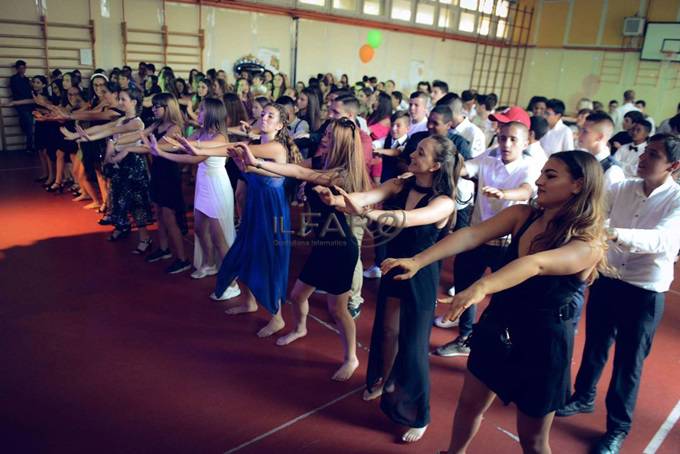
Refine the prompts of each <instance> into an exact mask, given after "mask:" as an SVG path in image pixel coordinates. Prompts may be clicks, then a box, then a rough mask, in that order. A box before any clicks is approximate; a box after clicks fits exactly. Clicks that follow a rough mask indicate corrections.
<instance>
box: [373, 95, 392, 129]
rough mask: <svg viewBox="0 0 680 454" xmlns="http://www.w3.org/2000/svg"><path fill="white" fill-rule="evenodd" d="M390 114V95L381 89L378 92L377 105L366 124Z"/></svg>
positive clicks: (378, 120)
mask: <svg viewBox="0 0 680 454" xmlns="http://www.w3.org/2000/svg"><path fill="white" fill-rule="evenodd" d="M391 115H392V97H391V96H390V95H388V94H387V93H385V92H384V91H381V92H379V93H378V106H377V107H376V108H375V110H374V111H373V113H372V114H371V115H370V116H369V117H368V125H369V126H370V125H374V124H376V123H378V122H380V121H382V120H384V119H385V118H390V116H391Z"/></svg>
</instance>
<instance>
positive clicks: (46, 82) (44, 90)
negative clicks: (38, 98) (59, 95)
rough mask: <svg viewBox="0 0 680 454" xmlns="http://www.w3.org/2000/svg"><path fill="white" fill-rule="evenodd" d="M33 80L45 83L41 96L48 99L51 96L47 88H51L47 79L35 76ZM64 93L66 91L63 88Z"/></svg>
mask: <svg viewBox="0 0 680 454" xmlns="http://www.w3.org/2000/svg"><path fill="white" fill-rule="evenodd" d="M33 79H38V80H39V81H40V82H42V83H43V88H42V91H41V92H40V93H39V94H40V95H42V96H45V97H48V96H49V95H50V92H49V91H47V87H49V86H50V83H49V82H48V80H47V77H45V76H43V75H39V76H33ZM63 91H64V90H63V88H62V92H63Z"/></svg>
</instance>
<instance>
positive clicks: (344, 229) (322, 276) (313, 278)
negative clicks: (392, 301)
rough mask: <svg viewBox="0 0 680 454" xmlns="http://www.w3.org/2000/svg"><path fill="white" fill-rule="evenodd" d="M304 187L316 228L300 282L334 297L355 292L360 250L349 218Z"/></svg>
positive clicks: (310, 187)
mask: <svg viewBox="0 0 680 454" xmlns="http://www.w3.org/2000/svg"><path fill="white" fill-rule="evenodd" d="M313 187H314V185H313V184H311V183H307V184H306V185H305V194H306V195H307V200H308V201H309V205H310V208H311V217H310V222H312V223H314V224H316V226H315V227H314V238H313V240H312V252H311V254H310V255H309V258H307V262H306V263H305V266H304V268H303V270H302V273H301V274H300V278H299V279H300V281H302V282H304V283H305V284H307V285H311V286H312V287H315V288H317V289H320V290H323V291H325V292H327V293H330V294H331V295H340V294H343V293H345V292H348V291H350V289H351V288H352V276H353V275H354V268H355V266H356V264H357V260H358V258H359V246H358V244H357V240H356V238H355V237H354V235H353V234H352V229H351V228H350V226H349V224H348V222H347V216H346V215H345V214H343V213H340V212H339V211H337V210H336V209H335V208H334V207H331V206H328V205H326V204H325V203H323V202H322V201H321V199H320V198H319V195H318V194H317V193H316V191H314V190H313V189H312V188H313Z"/></svg>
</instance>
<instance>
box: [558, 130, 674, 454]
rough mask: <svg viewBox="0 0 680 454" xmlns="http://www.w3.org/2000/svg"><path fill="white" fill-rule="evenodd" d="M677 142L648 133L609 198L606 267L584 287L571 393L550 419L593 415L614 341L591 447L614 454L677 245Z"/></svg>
mask: <svg viewBox="0 0 680 454" xmlns="http://www.w3.org/2000/svg"><path fill="white" fill-rule="evenodd" d="M679 169H680V140H678V138H677V137H674V136H671V135H669V134H657V135H655V136H653V137H652V138H651V139H650V141H649V144H648V145H647V149H646V150H645V152H644V153H643V154H642V155H641V156H640V164H639V166H638V176H639V177H640V178H641V179H640V178H631V179H628V180H625V181H622V182H620V183H617V184H615V185H614V186H613V187H612V189H611V191H610V193H609V197H608V205H609V206H608V215H609V226H610V227H609V229H608V237H609V241H610V243H609V244H610V247H609V250H608V251H607V261H608V262H609V265H610V266H612V267H613V268H614V269H613V270H612V271H605V272H604V275H602V276H600V277H599V278H598V279H597V280H596V281H595V283H594V284H593V285H592V287H591V289H590V299H589V301H588V305H587V306H586V312H587V315H586V343H585V346H584V348H583V358H582V360H581V366H580V368H579V371H578V375H577V376H576V383H575V386H574V394H573V395H572V397H571V399H570V400H569V402H568V403H567V404H566V405H565V406H563V407H562V408H560V409H559V410H557V416H571V415H575V414H577V413H592V412H593V410H594V408H595V394H596V389H595V388H596V386H597V382H598V381H599V379H600V376H601V375H602V369H603V368H604V365H605V363H606V362H607V357H608V355H609V349H610V347H611V345H612V343H613V342H616V349H615V353H614V355H615V356H614V366H613V371H612V378H611V381H610V382H609V389H608V390H607V399H606V406H607V432H606V433H605V434H604V436H603V437H602V438H600V439H599V440H598V441H597V443H596V444H595V446H594V449H592V450H591V451H590V452H592V453H597V454H604V453H607V454H616V453H618V452H619V451H620V449H621V444H622V443H623V440H624V439H625V437H626V435H628V432H630V429H631V426H632V423H633V412H634V410H635V403H636V401H637V395H638V391H639V388H640V377H641V375H642V366H643V364H644V360H645V358H646V357H647V355H649V352H650V350H651V347H652V341H653V340H654V334H655V332H656V329H657V327H658V326H659V323H660V321H661V316H662V314H663V309H664V298H665V292H667V291H668V290H669V288H670V285H671V282H672V281H673V277H674V276H673V271H674V265H673V261H674V259H675V257H676V255H677V253H678V249H679V248H680V186H678V185H677V184H676V183H675V181H673V177H672V174H673V172H676V171H678V170H679Z"/></svg>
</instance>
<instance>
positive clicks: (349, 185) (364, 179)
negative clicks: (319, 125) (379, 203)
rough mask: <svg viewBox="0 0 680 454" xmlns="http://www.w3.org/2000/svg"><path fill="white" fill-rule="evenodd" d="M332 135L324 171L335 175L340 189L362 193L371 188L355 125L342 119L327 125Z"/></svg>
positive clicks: (347, 119)
mask: <svg viewBox="0 0 680 454" xmlns="http://www.w3.org/2000/svg"><path fill="white" fill-rule="evenodd" d="M328 127H329V128H331V133H332V138H331V140H332V146H331V148H330V150H329V151H328V154H327V155H326V160H325V162H324V170H327V171H331V172H332V173H335V174H336V175H335V177H336V178H335V179H339V180H340V184H339V185H338V186H341V187H342V189H344V190H345V191H347V192H362V191H367V190H368V189H370V188H371V180H370V178H369V176H368V171H367V169H366V163H365V161H364V150H363V145H362V143H361V135H360V133H359V127H358V126H357V124H356V123H355V122H354V121H352V120H350V119H349V118H346V117H343V118H340V119H338V120H333V122H332V123H331V124H330V125H328Z"/></svg>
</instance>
